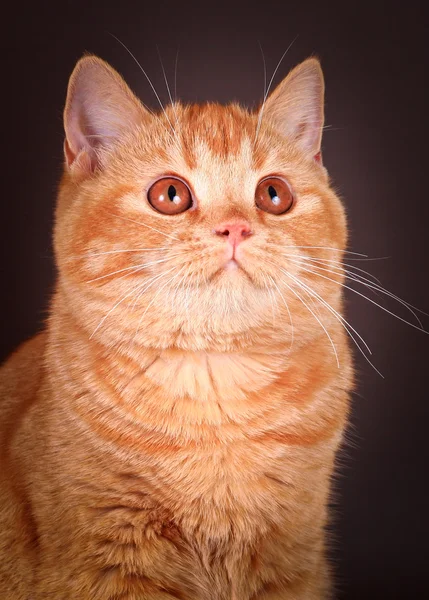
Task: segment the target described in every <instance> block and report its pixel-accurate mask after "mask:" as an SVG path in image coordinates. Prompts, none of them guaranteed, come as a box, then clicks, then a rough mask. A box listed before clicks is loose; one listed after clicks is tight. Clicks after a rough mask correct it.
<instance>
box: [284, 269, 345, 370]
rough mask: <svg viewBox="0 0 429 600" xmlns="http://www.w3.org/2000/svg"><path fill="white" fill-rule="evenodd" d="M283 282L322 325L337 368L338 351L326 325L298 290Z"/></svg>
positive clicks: (338, 363) (338, 362)
mask: <svg viewBox="0 0 429 600" xmlns="http://www.w3.org/2000/svg"><path fill="white" fill-rule="evenodd" d="M282 281H283V283H284V284H285V285H286V287H287V288H288V289H290V291H291V292H292V293H293V294H294V295H295V296H296V297H297V298H298V300H300V301H301V302H302V304H303V305H304V306H305V307H306V308H307V310H309V311H310V312H311V314H312V315H313V317H314V318H315V319H316V321H317V322H318V323H319V325H320V326H321V327H322V329H323V331H324V332H325V334H326V336H327V337H328V339H329V341H330V343H331V346H332V349H333V351H334V354H335V359H336V361H337V366H338V368H340V361H339V359H338V353H337V349H336V347H335V344H334V342H333V340H332V338H331V336H330V335H329V333H328V330H327V329H326V327H325V326H324V325H323V323H322V321H321V320H320V319H319V318H318V317H317V315H316V314H315V313H314V312H313V311H312V310H311V308H310V307H309V306H308V304H307V303H306V302H305V300H303V298H302V297H301V296H300V295H299V294H298V292H297V291H296V290H294V289H293V288H292V287H291V286H290V285H289V284H288V283H286V281H284V279H282Z"/></svg>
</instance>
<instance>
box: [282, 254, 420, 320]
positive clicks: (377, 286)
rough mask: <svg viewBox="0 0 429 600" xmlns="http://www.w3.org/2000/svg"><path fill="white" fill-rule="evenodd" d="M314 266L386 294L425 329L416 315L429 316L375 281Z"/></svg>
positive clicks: (346, 270) (341, 269)
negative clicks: (341, 274)
mask: <svg viewBox="0 0 429 600" xmlns="http://www.w3.org/2000/svg"><path fill="white" fill-rule="evenodd" d="M292 262H294V263H295V264H298V262H297V261H296V260H294V259H292ZM317 262H319V261H317ZM312 266H313V267H314V268H315V269H319V270H320V271H326V272H327V273H332V274H333V275H336V274H338V271H340V272H343V273H345V274H346V276H347V277H348V278H349V279H350V280H351V281H354V282H355V283H359V284H360V285H363V286H365V287H367V288H368V289H371V290H373V291H374V292H380V293H382V294H384V295H385V296H388V297H389V298H392V300H396V302H399V304H402V306H404V307H405V308H406V309H407V310H408V311H409V312H410V313H411V314H412V315H413V317H414V318H415V319H416V321H417V322H418V323H419V325H420V327H421V328H422V329H424V327H423V323H422V322H421V320H420V318H419V317H418V315H417V314H416V313H415V311H416V310H417V311H418V312H420V313H421V314H423V315H425V316H428V317H429V314H428V313H425V312H424V311H423V310H421V309H420V308H417V307H416V306H413V305H412V304H410V303H409V302H406V301H405V300H402V298H400V297H399V296H397V295H396V294H394V293H393V292H389V290H387V289H386V288H384V287H383V286H382V285H381V284H377V283H374V282H373V281H371V280H369V279H367V278H366V277H363V276H362V275H359V274H358V273H354V272H352V271H349V270H348V269H344V268H343V267H338V266H332V265H330V266H331V268H330V269H328V268H326V266H323V267H321V266H319V265H318V264H313V265H312ZM353 268H355V269H356V268H357V267H353ZM359 270H360V271H362V269H359ZM363 272H364V273H366V271H363ZM377 281H378V280H377ZM413 309H414V310H413Z"/></svg>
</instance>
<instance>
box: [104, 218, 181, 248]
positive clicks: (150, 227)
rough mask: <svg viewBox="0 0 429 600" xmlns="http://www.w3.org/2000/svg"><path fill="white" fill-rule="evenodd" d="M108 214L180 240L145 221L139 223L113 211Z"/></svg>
mask: <svg viewBox="0 0 429 600" xmlns="http://www.w3.org/2000/svg"><path fill="white" fill-rule="evenodd" d="M109 214H110V215H111V216H112V217H116V218H117V219H121V220H122V221H128V222H129V223H135V224H136V225H141V226H142V227H147V228H148V229H152V231H156V232H157V233H159V234H161V235H164V236H165V237H168V238H171V239H172V240H177V241H178V242H180V241H181V240H180V239H179V238H178V237H175V236H174V235H169V234H168V233H165V232H164V231H160V230H159V229H156V228H155V227H152V226H151V225H148V224H147V223H141V222H140V221H135V220H134V219H128V218H127V217H121V216H120V215H116V214H115V213H109Z"/></svg>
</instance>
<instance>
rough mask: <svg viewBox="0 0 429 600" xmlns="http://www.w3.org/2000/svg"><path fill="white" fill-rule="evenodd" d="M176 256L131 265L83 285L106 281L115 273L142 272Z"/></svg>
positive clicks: (89, 280)
mask: <svg viewBox="0 0 429 600" xmlns="http://www.w3.org/2000/svg"><path fill="white" fill-rule="evenodd" d="M176 256H180V255H179V254H173V255H171V256H170V257H167V258H161V259H159V260H153V261H151V262H147V263H143V264H140V265H131V266H130V267H125V268H123V269H118V270H117V271H112V272H111V273H107V274H106V275H101V276H100V277H95V278H94V279H88V280H87V281H85V283H92V282H94V281H99V280H100V279H106V278H107V277H112V276H113V275H116V274H117V273H123V272H124V271H142V270H143V269H144V268H146V267H150V266H151V265H157V264H160V263H163V262H167V261H169V260H171V259H173V258H175V257H176ZM128 274H129V273H128Z"/></svg>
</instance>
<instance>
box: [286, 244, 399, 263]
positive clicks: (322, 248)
mask: <svg viewBox="0 0 429 600" xmlns="http://www.w3.org/2000/svg"><path fill="white" fill-rule="evenodd" d="M283 248H300V249H302V248H305V249H307V248H308V249H315V250H333V251H334V252H341V253H344V254H352V255H354V256H362V257H364V258H368V255H367V254H361V253H360V252H351V251H350V250H342V249H341V248H330V247H329V246H283ZM382 258H389V257H388V256H383V257H382ZM371 260H380V259H378V258H377V259H371Z"/></svg>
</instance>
